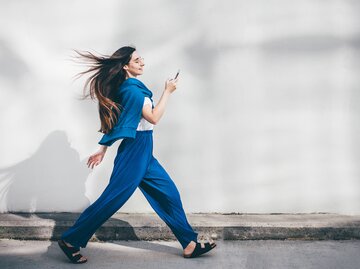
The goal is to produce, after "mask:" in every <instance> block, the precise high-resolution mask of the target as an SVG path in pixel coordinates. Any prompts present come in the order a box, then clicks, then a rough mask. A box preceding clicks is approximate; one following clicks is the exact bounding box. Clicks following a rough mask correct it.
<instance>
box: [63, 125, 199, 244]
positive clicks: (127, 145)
mask: <svg viewBox="0 0 360 269" xmlns="http://www.w3.org/2000/svg"><path fill="white" fill-rule="evenodd" d="M152 133H153V131H152V130H148V131H137V132H136V137H135V139H124V140H123V141H122V142H121V144H120V146H119V148H118V150H117V155H116V157H115V160H114V169H113V171H112V174H111V176H110V180H109V184H108V185H107V186H106V188H105V190H104V191H103V193H102V194H101V195H100V197H99V198H98V199H97V200H96V201H95V202H94V203H92V204H91V205H90V206H89V207H88V208H86V209H85V210H84V212H83V213H82V214H81V215H80V216H79V218H78V219H77V220H76V222H75V224H74V225H73V226H72V227H70V228H69V229H68V230H66V231H65V232H64V233H63V234H62V236H61V239H64V240H65V241H66V242H68V243H70V244H71V245H73V246H75V247H82V248H85V247H86V245H87V243H88V241H89V240H90V238H91V236H92V235H93V234H94V233H95V231H96V230H97V229H98V228H99V227H100V226H101V225H102V224H103V223H104V222H105V221H106V220H108V219H109V218H110V217H111V216H112V215H113V214H114V213H116V212H117V211H118V210H119V209H120V208H121V207H122V205H123V204H124V203H125V202H126V201H127V200H128V199H129V198H130V196H131V195H132V194H133V193H134V192H135V190H136V188H137V187H139V188H140V190H141V192H142V193H143V194H144V195H145V197H146V199H147V200H148V202H149V203H150V205H151V207H152V208H153V209H154V210H155V212H156V213H157V214H158V215H159V217H160V218H161V219H162V220H163V221H164V222H165V223H166V224H167V225H168V226H169V228H170V229H171V231H172V232H173V233H174V235H175V237H176V238H177V239H178V240H179V242H180V244H181V245H182V247H183V248H185V247H186V246H187V245H188V244H189V243H190V241H195V242H196V241H197V236H198V233H196V232H195V231H194V230H193V229H192V227H191V226H190V224H189V223H188V221H187V219H186V215H185V212H184V209H183V207H182V202H181V199H180V194H179V192H178V190H177V188H176V186H175V184H174V182H173V181H172V179H171V178H170V176H169V175H168V174H167V172H166V171H165V169H164V168H163V167H162V166H161V165H160V163H159V162H158V161H157V160H156V158H155V157H154V156H153V136H152Z"/></svg>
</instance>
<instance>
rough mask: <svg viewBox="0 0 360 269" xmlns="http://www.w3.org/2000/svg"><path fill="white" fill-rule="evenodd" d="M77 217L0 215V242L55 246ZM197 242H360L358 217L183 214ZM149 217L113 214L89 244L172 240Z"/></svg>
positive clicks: (159, 222)
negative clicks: (42, 242)
mask: <svg viewBox="0 0 360 269" xmlns="http://www.w3.org/2000/svg"><path fill="white" fill-rule="evenodd" d="M79 215H80V213H66V212H59V213H17V212H11V213H2V214H0V239H20V240H57V239H59V238H60V236H61V234H62V233H63V232H64V231H65V230H66V229H68V228H69V227H70V226H71V225H73V224H74V222H75V220H76V219H77V218H78V216H79ZM187 217H188V221H189V223H190V224H191V226H192V227H193V228H194V230H195V231H197V232H198V233H199V237H200V239H202V238H205V237H209V236H210V237H212V238H214V239H221V240H269V239H272V240H285V239H289V240H291V239H303V240H347V239H360V216H358V215H339V214H331V213H310V214H217V213H209V214H203V213H201V214H200V213H199V214H187ZM174 239H176V238H175V237H174V235H173V233H172V232H171V230H170V229H169V228H168V227H167V226H166V224H165V223H164V222H163V221H162V220H161V219H160V218H159V217H158V216H157V215H156V214H155V213H154V214H153V213H116V214H114V215H113V216H112V217H111V218H110V219H109V220H108V221H107V222H105V223H104V224H103V225H102V226H101V227H100V228H99V229H98V230H97V231H96V233H95V234H94V235H93V237H92V238H91V240H90V241H107V240H174Z"/></svg>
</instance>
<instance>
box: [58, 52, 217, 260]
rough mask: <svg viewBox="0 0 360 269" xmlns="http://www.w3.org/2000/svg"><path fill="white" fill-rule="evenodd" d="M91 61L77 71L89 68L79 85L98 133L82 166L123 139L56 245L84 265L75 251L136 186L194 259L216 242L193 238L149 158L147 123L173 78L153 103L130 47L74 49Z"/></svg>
mask: <svg viewBox="0 0 360 269" xmlns="http://www.w3.org/2000/svg"><path fill="white" fill-rule="evenodd" d="M78 53H79V54H80V56H82V57H84V58H85V59H87V60H89V61H90V62H91V63H92V65H91V66H90V68H89V69H88V70H87V71H84V72H82V73H80V75H83V74H86V73H89V72H94V74H92V75H91V76H90V77H89V78H88V80H87V81H86V83H85V88H84V89H86V87H87V86H88V85H89V86H90V87H89V88H90V90H89V93H88V94H86V95H85V96H86V97H88V96H91V98H92V99H97V100H98V105H99V115H100V121H101V129H100V131H101V132H102V133H104V135H103V137H102V138H101V140H100V141H99V144H100V145H101V146H100V149H99V151H98V152H96V153H95V154H93V155H91V156H90V157H89V159H88V163H87V164H88V166H89V167H90V168H94V166H97V165H98V164H100V162H101V161H102V160H103V158H104V155H105V153H106V150H107V147H109V146H111V145H112V144H113V143H114V142H115V141H116V140H118V139H123V141H121V144H120V145H119V147H118V149H117V155H116V157H115V160H114V168H113V171H112V173H111V176H110V180H109V183H108V185H107V186H106V188H105V190H104V191H103V193H102V194H101V195H100V197H99V198H98V199H97V200H96V201H95V202H94V203H93V204H91V205H90V206H89V207H88V208H86V209H85V211H84V212H83V213H82V214H81V215H80V216H79V218H78V219H77V221H76V222H75V224H74V225H73V226H72V227H70V228H69V229H68V230H67V231H65V232H64V233H63V234H62V236H61V239H60V240H59V241H58V244H59V246H60V248H61V249H62V250H63V251H64V253H65V254H66V256H67V257H68V258H69V259H70V261H71V262H73V263H84V262H86V261H87V258H86V257H84V256H82V255H81V254H80V247H82V248H85V247H86V245H87V242H88V241H89V240H90V238H91V236H92V235H93V234H94V233H95V231H96V230H97V229H98V228H99V227H100V226H101V225H102V224H103V223H104V222H105V221H106V220H108V219H109V218H110V217H111V216H112V215H113V214H114V213H116V212H117V211H118V210H119V209H120V208H121V207H122V205H123V204H124V203H125V202H126V201H127V200H128V199H129V198H130V196H131V195H132V194H133V193H134V191H135V190H136V188H139V189H140V190H141V192H142V193H143V194H144V195H145V197H146V199H147V200H148V202H149V203H150V205H151V206H152V208H153V209H154V210H155V212H156V213H157V214H158V215H159V217H160V218H161V219H162V220H163V221H164V222H165V223H166V224H167V225H168V226H169V228H170V229H171V231H172V232H173V233H174V235H175V237H176V238H177V239H178V241H179V242H180V244H181V246H182V248H183V256H184V257H185V258H194V257H198V256H199V255H201V254H204V253H206V252H208V251H210V250H211V249H212V248H214V247H215V246H216V244H215V243H214V242H213V241H212V240H209V242H206V243H199V242H197V236H198V234H197V233H196V232H195V231H194V230H193V229H192V227H191V226H190V224H189V223H188V221H187V219H186V215H185V212H184V209H183V207H182V202H181V199H180V194H179V192H178V190H177V188H176V186H175V184H174V182H173V181H172V179H171V178H170V176H169V175H168V174H167V172H166V171H165V169H164V168H163V167H162V166H161V165H160V163H159V162H158V160H157V159H156V158H155V157H154V156H153V136H152V133H153V127H154V125H156V124H157V123H158V122H159V120H160V118H161V117H162V116H163V114H164V111H165V107H166V104H167V101H168V98H169V96H170V95H171V93H173V92H174V91H175V90H176V84H177V82H178V78H176V79H168V80H167V81H166V82H165V89H164V91H163V93H162V96H161V98H160V100H159V102H158V104H157V105H156V106H154V104H153V100H152V92H151V91H150V90H149V89H148V88H147V87H146V86H145V85H144V84H143V83H142V82H141V81H140V80H138V79H137V77H138V76H140V75H142V74H143V71H144V66H145V64H144V59H143V58H142V57H140V55H139V54H138V52H137V51H136V49H135V48H134V47H129V46H126V47H122V48H120V49H118V50H117V51H116V52H115V53H114V54H113V55H112V56H110V57H103V56H101V57H99V56H95V55H93V54H92V53H80V52H78Z"/></svg>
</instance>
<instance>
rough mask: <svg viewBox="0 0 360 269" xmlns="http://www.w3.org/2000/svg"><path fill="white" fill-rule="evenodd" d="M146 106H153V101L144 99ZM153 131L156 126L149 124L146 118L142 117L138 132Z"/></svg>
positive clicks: (147, 98)
mask: <svg viewBox="0 0 360 269" xmlns="http://www.w3.org/2000/svg"><path fill="white" fill-rule="evenodd" d="M146 105H150V106H152V103H151V100H150V98H149V97H145V98H144V105H143V107H144V106H146ZM152 129H154V124H152V123H150V122H148V121H147V120H146V119H145V118H144V117H142V116H141V119H140V122H139V125H138V127H137V129H136V131H147V130H152Z"/></svg>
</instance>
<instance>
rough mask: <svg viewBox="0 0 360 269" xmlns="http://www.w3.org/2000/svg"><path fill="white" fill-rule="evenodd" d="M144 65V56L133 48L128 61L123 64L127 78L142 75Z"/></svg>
mask: <svg viewBox="0 0 360 269" xmlns="http://www.w3.org/2000/svg"><path fill="white" fill-rule="evenodd" d="M144 66H145V63H144V58H142V57H140V55H139V54H138V53H137V51H136V50H135V51H134V52H133V53H132V55H131V59H130V61H129V63H128V64H127V65H124V69H125V72H126V76H127V78H129V77H130V78H131V77H135V78H136V77H137V76H140V75H142V74H143V72H144Z"/></svg>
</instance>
